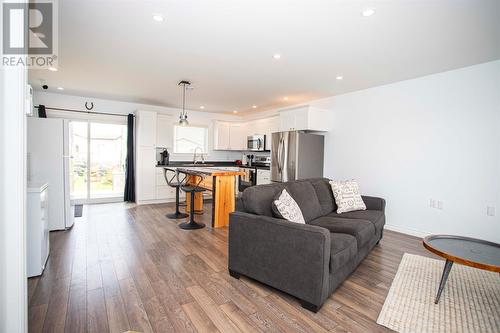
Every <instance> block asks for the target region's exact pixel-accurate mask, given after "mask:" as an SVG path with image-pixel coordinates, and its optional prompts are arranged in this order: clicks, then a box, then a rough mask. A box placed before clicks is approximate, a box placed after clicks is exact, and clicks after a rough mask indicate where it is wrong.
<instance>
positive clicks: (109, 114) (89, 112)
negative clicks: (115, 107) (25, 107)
mask: <svg viewBox="0 0 500 333" xmlns="http://www.w3.org/2000/svg"><path fill="white" fill-rule="evenodd" d="M34 107H35V108H37V109H38V107H39V105H35V106H34ZM45 109H48V110H56V111H66V112H77V113H87V114H103V115H106V116H119V117H127V116H128V114H120V113H109V112H98V111H82V110H73V109H62V108H52V107H49V106H46V107H45ZM133 116H134V117H135V115H133Z"/></svg>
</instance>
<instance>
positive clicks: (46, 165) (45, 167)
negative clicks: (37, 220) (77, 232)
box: [28, 117, 75, 230]
mask: <svg viewBox="0 0 500 333" xmlns="http://www.w3.org/2000/svg"><path fill="white" fill-rule="evenodd" d="M68 129H69V122H68V121H67V120H63V119H53V118H35V117H29V118H28V181H29V182H43V183H48V185H49V188H50V194H49V201H50V207H49V229H50V230H65V229H67V228H70V227H71V226H73V222H74V216H75V213H74V208H75V207H74V206H72V205H71V201H70V188H69V158H70V157H69V146H68V145H69V140H68Z"/></svg>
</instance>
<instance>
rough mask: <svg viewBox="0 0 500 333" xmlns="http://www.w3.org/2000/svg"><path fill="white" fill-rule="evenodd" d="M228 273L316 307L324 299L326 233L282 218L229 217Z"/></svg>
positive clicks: (237, 214)
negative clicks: (260, 283)
mask: <svg viewBox="0 0 500 333" xmlns="http://www.w3.org/2000/svg"><path fill="white" fill-rule="evenodd" d="M229 220H230V224H229V269H230V270H231V271H234V272H237V273H239V274H242V275H246V276H248V277H251V278H253V279H255V280H258V281H260V282H262V283H265V284H268V285H270V286H272V287H275V288H277V289H280V290H282V291H284V292H286V293H289V294H291V295H293V296H295V297H298V298H299V299H301V300H304V301H307V302H309V303H312V304H315V305H321V304H323V302H324V301H325V299H326V298H327V297H328V289H329V263H330V232H329V231H328V230H326V229H324V228H321V227H318V226H313V225H307V224H299V223H294V222H289V221H286V220H282V219H277V218H272V217H267V216H260V215H255V214H249V213H244V212H234V213H231V214H230V217H229Z"/></svg>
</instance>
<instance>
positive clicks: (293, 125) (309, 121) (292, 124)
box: [279, 106, 328, 131]
mask: <svg viewBox="0 0 500 333" xmlns="http://www.w3.org/2000/svg"><path fill="white" fill-rule="evenodd" d="M327 112H328V111H326V110H321V109H318V108H315V107H312V106H302V107H298V108H293V109H288V110H283V111H280V116H279V120H280V131H306V130H308V131H328V123H327V121H326V119H327V117H326V116H327Z"/></svg>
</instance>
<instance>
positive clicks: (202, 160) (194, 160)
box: [193, 146, 205, 164]
mask: <svg viewBox="0 0 500 333" xmlns="http://www.w3.org/2000/svg"><path fill="white" fill-rule="evenodd" d="M198 149H199V150H200V156H201V163H205V158H204V157H203V149H202V148H201V147H200V146H198V147H196V148H195V149H194V154H193V164H196V163H198V160H197V159H196V157H197V154H196V152H197V151H198Z"/></svg>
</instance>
